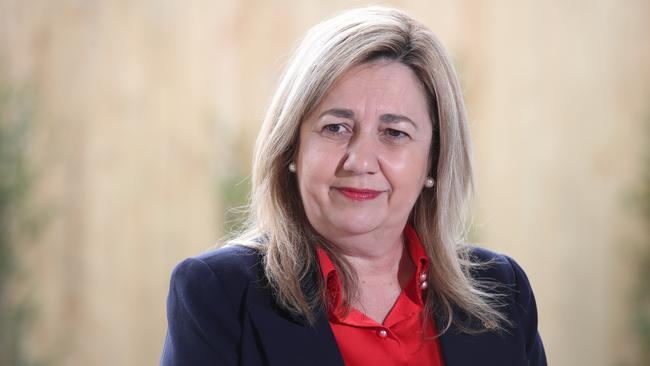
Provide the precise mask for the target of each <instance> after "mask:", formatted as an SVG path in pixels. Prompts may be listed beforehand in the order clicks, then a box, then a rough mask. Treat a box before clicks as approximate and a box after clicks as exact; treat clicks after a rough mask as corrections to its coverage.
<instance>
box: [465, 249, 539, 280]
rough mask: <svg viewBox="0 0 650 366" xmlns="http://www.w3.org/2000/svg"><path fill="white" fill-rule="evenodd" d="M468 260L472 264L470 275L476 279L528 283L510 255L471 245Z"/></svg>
mask: <svg viewBox="0 0 650 366" xmlns="http://www.w3.org/2000/svg"><path fill="white" fill-rule="evenodd" d="M469 253H470V260H471V261H472V263H473V264H474V266H473V268H472V271H471V273H472V276H473V277H474V278H476V279H477V280H479V281H480V280H487V281H495V282H497V283H500V284H502V285H507V286H516V285H521V282H522V280H523V282H524V285H528V279H527V277H526V274H525V273H524V271H523V269H522V268H521V267H520V266H519V264H518V263H517V262H516V261H515V260H514V259H512V258H511V257H509V256H507V255H505V254H501V253H498V252H495V251H492V250H489V249H486V248H482V247H477V246H471V247H470V248H469Z"/></svg>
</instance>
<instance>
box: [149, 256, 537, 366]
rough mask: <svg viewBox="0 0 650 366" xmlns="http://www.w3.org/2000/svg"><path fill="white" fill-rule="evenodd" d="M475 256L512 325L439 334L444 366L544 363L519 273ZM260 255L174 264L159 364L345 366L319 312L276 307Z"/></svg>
mask: <svg viewBox="0 0 650 366" xmlns="http://www.w3.org/2000/svg"><path fill="white" fill-rule="evenodd" d="M473 254H474V255H475V256H476V257H478V258H479V260H481V261H487V260H492V261H493V262H494V264H493V265H490V266H489V267H487V268H485V269H482V270H480V271H479V272H478V273H476V276H477V278H481V279H491V280H494V281H497V282H498V283H501V284H504V285H505V286H502V287H500V288H501V290H500V291H501V292H504V293H505V295H506V307H505V308H504V309H505V314H506V315H507V316H509V319H511V320H512V321H513V323H514V324H515V327H514V328H512V329H508V330H506V331H502V332H485V333H480V334H475V335H469V334H465V333H462V332H459V331H456V330H454V329H453V328H452V329H451V330H449V331H448V332H447V333H445V334H443V335H442V336H441V337H440V345H441V348H442V355H443V358H444V361H445V365H446V366H461V365H482V366H491V365H494V366H508V365H535V366H537V365H546V356H545V353H544V347H543V345H542V341H541V339H540V337H539V333H538V331H537V309H536V305H535V298H534V296H533V293H532V291H531V288H530V285H529V283H528V279H527V278H526V275H525V274H524V271H523V270H522V269H521V267H519V265H518V264H517V263H515V262H514V261H513V260H512V259H511V258H509V257H507V256H503V255H500V254H496V253H493V252H490V251H488V250H485V249H479V248H476V249H474V252H473ZM260 258H261V257H260V255H259V254H258V252H257V251H255V250H253V249H250V248H245V247H241V246H228V247H224V248H221V249H217V250H213V251H210V252H207V253H204V254H202V255H199V256H197V257H193V258H188V259H186V260H184V261H183V262H181V263H180V264H178V265H177V266H176V268H175V269H174V271H173V273H172V276H171V286H170V290H169V297H168V300H167V319H168V331H167V336H166V338H165V345H164V349H163V353H162V356H161V360H160V364H161V365H163V366H179V365H190V366H203V365H206V366H207V365H250V366H253V365H278V366H290V365H323V366H332V365H343V359H342V357H341V354H340V352H339V349H338V346H337V344H336V340H335V338H334V335H333V333H332V329H331V328H330V326H329V322H328V319H327V315H326V314H325V312H324V311H321V312H319V313H318V314H317V315H318V321H317V323H316V325H315V326H309V325H308V324H307V323H306V322H305V320H304V319H300V318H296V317H294V316H291V315H290V314H288V313H287V312H286V311H283V310H282V309H281V308H279V307H278V306H277V305H276V304H275V302H274V300H273V296H272V294H271V292H270V289H269V287H268V285H267V282H266V280H265V277H264V272H263V269H262V266H261V264H260ZM456 315H459V316H461V317H462V314H456ZM438 327H439V329H440V328H441V325H440V324H439V325H438Z"/></svg>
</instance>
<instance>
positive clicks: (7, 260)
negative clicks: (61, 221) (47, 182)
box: [0, 77, 45, 366]
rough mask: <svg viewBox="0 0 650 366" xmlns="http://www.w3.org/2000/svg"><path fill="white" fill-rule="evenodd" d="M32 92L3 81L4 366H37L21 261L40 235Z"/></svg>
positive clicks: (0, 302) (0, 307)
mask: <svg viewBox="0 0 650 366" xmlns="http://www.w3.org/2000/svg"><path fill="white" fill-rule="evenodd" d="M29 95H30V93H29V92H28V91H27V90H25V89H22V88H15V87H14V86H12V85H11V84H10V83H7V82H5V81H4V79H3V78H2V77H0V365H2V366H4V365H7V366H35V365H44V364H45V363H44V362H42V361H38V360H35V359H33V357H31V356H30V355H29V352H28V350H27V349H26V346H27V336H28V334H29V330H30V328H31V324H32V323H33V321H34V319H35V317H36V308H35V306H34V304H33V302H32V301H31V299H30V297H29V294H27V291H25V289H26V288H27V286H26V284H27V280H28V274H27V273H25V271H24V269H23V267H22V265H21V262H20V258H21V257H20V255H19V252H20V249H21V248H20V247H19V246H20V245H23V244H24V243H26V242H28V241H27V240H23V239H25V238H26V237H27V235H33V234H34V233H35V232H36V231H38V230H36V226H38V225H37V224H36V220H35V217H34V216H32V215H30V214H29V212H30V210H29V209H27V204H26V202H27V194H28V192H29V191H30V187H31V184H30V182H31V181H32V179H31V178H32V176H31V171H30V170H29V168H28V163H27V161H28V160H27V156H26V155H27V146H28V138H29V132H30V130H31V121H32V118H31V116H32V110H31V106H32V104H31V103H30V101H31V100H32V98H30V97H29Z"/></svg>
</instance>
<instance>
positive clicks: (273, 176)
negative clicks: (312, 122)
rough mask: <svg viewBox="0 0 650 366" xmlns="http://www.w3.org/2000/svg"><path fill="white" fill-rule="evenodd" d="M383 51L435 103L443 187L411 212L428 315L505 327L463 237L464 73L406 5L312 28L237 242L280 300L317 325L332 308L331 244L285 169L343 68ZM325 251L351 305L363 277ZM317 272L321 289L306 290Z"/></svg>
mask: <svg viewBox="0 0 650 366" xmlns="http://www.w3.org/2000/svg"><path fill="white" fill-rule="evenodd" d="M379 58H387V59H390V60H394V61H396V62H401V63H402V64H404V65H406V66H408V67H410V68H411V70H412V71H413V72H414V73H415V75H416V76H417V77H418V79H419V80H420V81H421V82H422V85H423V86H424V88H425V90H426V92H427V94H428V99H429V104H430V105H429V107H430V115H431V118H432V124H433V138H432V146H431V149H430V151H431V152H430V153H431V159H430V160H431V170H430V171H431V172H432V173H434V175H435V178H436V188H435V189H426V190H423V191H422V193H421V195H420V197H419V198H418V200H417V202H416V203H415V206H414V207H413V210H412V212H411V215H410V217H409V223H410V224H411V225H412V226H413V227H414V228H415V230H416V232H417V234H418V235H419V238H420V240H421V242H422V244H423V246H424V248H425V250H426V252H427V255H428V256H429V259H430V261H431V265H430V266H429V268H430V272H431V273H429V276H430V277H429V278H431V279H432V281H431V285H432V287H433V291H427V294H428V295H427V298H426V301H425V309H426V311H425V314H433V312H435V314H436V317H437V318H438V319H439V320H441V321H442V322H443V324H445V326H444V328H443V329H440V330H439V331H440V333H443V332H445V331H446V330H447V329H448V328H449V327H450V326H451V325H452V324H453V323H456V324H459V325H460V329H463V330H467V331H472V330H480V329H477V328H483V329H499V328H500V325H501V324H502V323H503V322H507V319H506V318H505V317H504V316H503V315H502V314H501V313H500V312H499V310H498V299H497V298H496V297H495V295H493V294H491V292H490V291H489V289H488V288H486V286H485V285H484V284H481V283H478V282H477V281H476V280H475V279H473V278H472V277H471V276H470V270H471V269H472V268H473V267H474V266H475V265H476V264H475V263H473V262H472V258H470V252H469V249H468V247H467V246H465V245H463V244H461V243H462V238H463V237H464V236H465V234H466V227H467V221H466V217H467V213H468V212H467V211H468V204H469V200H470V197H471V193H472V189H473V187H472V166H471V158H470V156H471V145H470V137H469V131H468V126H467V117H466V113H465V107H464V103H463V98H462V94H461V91H460V87H459V85H458V80H457V78H456V74H455V72H454V70H453V67H452V64H451V62H450V60H449V57H448V56H447V54H446V51H445V49H444V48H443V46H442V45H441V43H440V42H439V41H438V40H437V38H436V37H435V36H434V34H433V33H432V32H431V31H430V30H429V29H428V28H426V27H425V26H424V25H422V24H420V23H419V22H417V21H416V20H414V19H412V18H411V17H410V16H408V15H407V14H405V13H404V12H402V11H400V10H396V9H392V8H386V7H376V6H373V7H366V8H360V9H355V10H350V11H347V12H344V13H342V14H340V15H338V16H336V17H334V18H331V19H329V20H326V21H324V22H322V23H320V24H318V25H316V26H315V27H313V28H312V29H311V30H309V31H308V33H307V34H306V36H305V38H304V39H303V41H302V42H301V43H300V45H299V47H298V48H297V50H296V51H295V53H294V55H293V57H292V58H291V59H290V61H289V63H288V65H287V68H286V70H285V72H284V74H283V76H282V78H281V80H280V83H279V85H278V87H277V90H276V92H275V95H274V97H273V99H272V101H271V104H270V106H269V108H268V111H267V114H266V117H265V119H264V122H263V124H262V127H261V130H260V132H259V135H258V138H257V142H256V146H255V154H254V160H253V173H252V192H251V200H250V206H249V209H250V211H249V222H248V229H247V230H246V231H245V232H244V233H242V234H240V235H239V236H238V237H237V238H236V239H235V240H232V241H231V242H230V243H238V244H245V245H248V246H253V247H256V248H258V249H259V250H260V251H261V252H262V254H263V266H264V270H265V274H266V277H267V278H268V281H269V284H270V286H271V287H272V289H273V292H274V296H275V298H276V301H277V302H278V304H279V305H280V306H282V307H283V308H285V309H286V310H287V311H289V312H291V313H293V314H295V315H302V316H304V317H305V318H306V319H308V320H309V321H310V322H312V323H313V322H314V320H315V317H314V311H315V310H316V309H317V307H318V306H327V304H326V303H325V302H324V300H323V292H324V290H323V284H322V278H321V277H322V276H314V273H315V271H317V270H318V268H319V265H318V259H317V256H316V252H315V245H316V244H320V245H324V246H325V247H326V249H327V245H326V243H324V242H323V240H322V238H320V237H319V235H318V233H316V232H314V230H313V229H312V228H311V226H310V224H309V222H308V221H307V218H306V216H305V213H304V209H303V206H302V202H301V200H300V194H299V192H298V186H297V182H296V179H295V177H294V174H291V173H290V172H289V170H288V168H287V167H288V165H289V164H290V162H291V161H292V160H293V158H294V156H295V154H296V150H297V147H298V142H299V141H298V137H299V135H298V132H299V127H300V124H301V122H302V120H303V118H304V117H305V116H307V115H308V114H309V113H310V112H311V110H312V109H313V108H315V107H316V106H317V105H318V104H319V102H320V100H321V99H322V98H323V96H324V95H325V93H326V92H327V91H328V90H329V88H330V87H331V86H332V85H333V83H334V82H335V81H336V80H337V79H338V78H339V77H340V76H341V75H342V74H343V73H345V72H346V71H347V70H349V69H350V68H351V67H352V66H355V65H358V64H361V63H365V62H371V61H373V60H375V59H379ZM260 238H262V239H261V240H260ZM328 252H329V254H330V256H331V257H332V260H333V262H334V264H335V265H336V267H337V268H338V269H339V272H340V274H341V281H342V287H343V298H344V303H345V304H349V300H350V297H351V296H352V294H353V293H354V291H355V289H356V277H355V276H354V274H353V273H352V271H351V270H350V267H349V264H348V263H346V261H345V260H344V259H342V258H341V257H340V256H339V255H337V253H336V252H335V251H331V250H328ZM312 279H316V283H315V286H312V287H311V288H305V286H304V285H305V284H307V283H313V280H312ZM306 280H307V281H306ZM310 281H311V282H310ZM454 307H456V308H458V309H460V310H462V311H464V313H465V314H467V315H469V318H472V319H473V320H478V323H476V322H474V324H481V325H480V326H478V327H476V326H474V327H473V328H474V329H472V327H471V326H465V325H462V324H460V322H459V321H458V319H454V313H453V311H452V309H453V308H454ZM425 316H427V315H425Z"/></svg>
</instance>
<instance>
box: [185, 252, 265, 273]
mask: <svg viewBox="0 0 650 366" xmlns="http://www.w3.org/2000/svg"><path fill="white" fill-rule="evenodd" d="M191 259H196V260H199V261H201V262H204V263H205V264H206V265H207V266H208V267H210V269H211V270H212V271H213V272H214V273H215V274H217V275H220V274H227V275H228V276H234V275H235V276H236V275H243V276H245V277H257V274H258V273H257V272H258V271H259V269H260V268H261V264H262V255H261V253H260V251H259V250H256V249H254V248H249V247H245V246H242V245H226V246H224V247H221V248H218V249H212V250H209V251H207V252H204V253H202V254H199V255H197V256H195V257H191Z"/></svg>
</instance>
